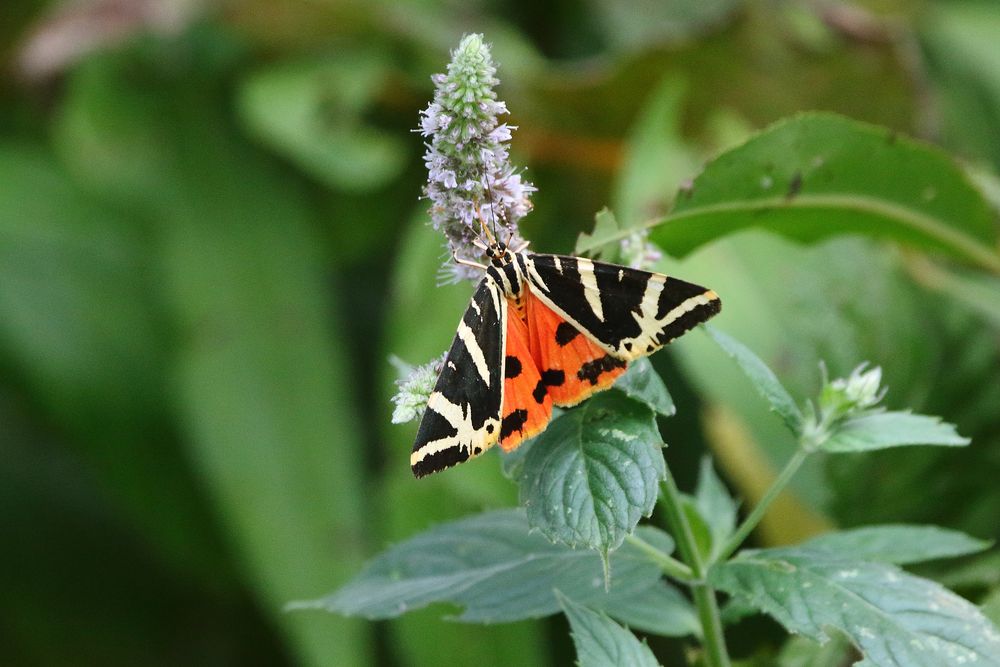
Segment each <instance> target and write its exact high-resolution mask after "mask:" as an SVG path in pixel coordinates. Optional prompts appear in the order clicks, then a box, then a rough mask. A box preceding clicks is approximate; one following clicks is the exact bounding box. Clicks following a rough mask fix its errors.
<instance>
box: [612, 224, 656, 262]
mask: <svg viewBox="0 0 1000 667" xmlns="http://www.w3.org/2000/svg"><path fill="white" fill-rule="evenodd" d="M648 239H649V232H648V231H647V230H645V229H637V230H635V231H633V232H632V233H631V234H629V235H628V236H626V237H625V238H623V239H622V240H621V242H620V244H619V248H620V250H619V252H620V256H621V260H622V263H623V264H627V265H628V266H631V267H632V268H633V269H645V270H647V271H648V270H649V269H650V267H652V266H653V265H654V264H656V263H657V262H659V261H660V260H661V259H663V253H662V252H660V249H659V248H657V247H656V246H655V245H653V243H651V242H650V241H649V240H648Z"/></svg>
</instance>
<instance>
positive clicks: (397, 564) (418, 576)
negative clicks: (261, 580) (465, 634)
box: [291, 510, 670, 623]
mask: <svg viewBox="0 0 1000 667" xmlns="http://www.w3.org/2000/svg"><path fill="white" fill-rule="evenodd" d="M643 538H644V539H646V540H648V541H650V540H651V541H653V542H654V543H656V544H657V546H658V548H663V547H666V548H669V546H670V545H669V544H664V543H663V540H662V539H661V537H660V535H658V534H657V533H656V532H654V531H646V530H643ZM611 567H612V582H611V584H612V585H611V590H610V592H605V590H604V575H603V572H602V567H601V562H600V559H599V558H598V557H597V555H596V554H594V553H593V552H590V551H585V550H582V549H576V550H574V549H570V548H568V547H566V546H563V545H558V544H553V543H551V542H549V541H548V540H546V539H545V538H544V537H543V536H541V535H539V534H538V533H537V532H532V531H531V530H530V528H529V526H528V522H527V519H526V518H525V515H524V512H523V511H522V510H500V511H494V512H487V513H484V514H480V515H477V516H470V517H468V518H465V519H461V520H459V521H453V522H450V523H445V524H441V525H438V526H435V527H434V528H432V529H431V530H429V531H427V532H425V533H423V534H421V535H418V536H416V537H412V538H410V539H409V540H407V541H405V542H402V543H400V544H397V545H396V546H394V547H392V548H390V549H388V550H387V551H385V552H384V553H382V554H381V555H379V556H376V557H375V558H374V559H372V560H371V561H369V563H368V566H367V567H366V568H365V570H364V571H363V572H362V573H361V574H359V575H358V576H356V577H355V578H354V579H353V580H352V581H350V582H349V583H348V584H347V585H346V586H344V587H342V588H340V589H339V590H337V591H335V592H334V593H332V594H331V595H329V596H327V597H325V598H322V599H320V600H315V601H307V602H297V603H294V604H293V605H291V608H293V609H324V610H326V611H331V612H335V613H338V614H345V615H348V616H364V617H366V618H370V619H384V618H393V617H396V616H399V615H401V614H404V613H406V612H408V611H412V610H414V609H420V608H422V607H426V606H427V605H429V604H432V603H437V602H448V603H451V604H454V605H458V606H459V607H462V608H463V610H462V613H461V614H459V615H458V616H457V620H460V621H466V622H470V623H503V622H509V621H517V620H521V619H526V618H539V617H542V616H548V615H550V614H554V613H556V612H557V611H558V610H559V604H558V603H557V601H556V599H555V596H554V594H553V590H554V589H556V588H558V589H559V590H563V591H567V592H570V593H572V594H573V597H574V598H575V599H576V600H578V601H579V602H581V603H583V604H587V605H589V606H592V607H594V608H598V609H607V610H608V611H609V612H610V613H614V609H621V608H623V607H627V606H629V605H630V600H631V599H632V597H633V596H636V597H637V599H638V600H640V601H642V600H645V599H646V596H647V595H648V589H649V588H650V587H652V586H654V585H655V584H656V582H657V581H659V580H660V572H659V569H658V568H657V567H656V566H655V565H654V564H652V563H650V562H649V560H648V559H647V558H646V557H645V556H644V555H642V554H641V553H639V552H637V551H635V550H634V549H632V548H631V547H629V546H628V545H626V546H625V547H623V548H622V549H620V550H619V551H617V552H616V553H614V554H613V555H612V557H611Z"/></svg>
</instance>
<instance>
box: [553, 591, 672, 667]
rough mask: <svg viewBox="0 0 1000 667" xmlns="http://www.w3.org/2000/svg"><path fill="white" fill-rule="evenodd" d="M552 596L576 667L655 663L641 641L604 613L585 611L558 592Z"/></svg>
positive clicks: (648, 665) (644, 666) (646, 666)
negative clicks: (564, 620) (563, 616)
mask: <svg viewBox="0 0 1000 667" xmlns="http://www.w3.org/2000/svg"><path fill="white" fill-rule="evenodd" d="M556 597H558V599H559V604H560V606H561V607H562V610H563V613H565V614H566V618H567V619H569V625H570V628H571V630H572V634H573V644H574V645H575V646H576V657H577V664H578V665H579V666H580V667H620V665H634V666H635V667H655V666H656V665H658V664H659V663H657V662H656V657H655V656H654V655H653V652H652V651H650V650H649V647H648V646H647V645H646V644H645V643H644V642H640V641H639V640H638V638H636V636H635V635H633V634H632V633H631V632H629V631H628V630H626V629H625V628H623V627H622V626H620V625H618V624H617V623H615V622H614V621H612V620H611V619H610V618H608V617H607V616H606V615H605V614H602V613H600V612H596V611H593V610H592V609H588V608H587V607H585V606H583V605H582V604H579V603H577V602H574V601H573V600H571V599H569V598H567V597H566V596H565V595H563V594H562V593H561V592H559V591H557V593H556Z"/></svg>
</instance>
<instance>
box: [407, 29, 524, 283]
mask: <svg viewBox="0 0 1000 667" xmlns="http://www.w3.org/2000/svg"><path fill="white" fill-rule="evenodd" d="M431 80H432V81H433V82H434V87H435V91H434V100H433V101H432V102H431V103H430V104H429V105H428V106H427V108H426V109H424V110H423V111H421V112H420V115H421V121H420V128H419V130H418V131H419V132H420V133H421V134H422V135H423V136H424V137H427V138H428V139H429V141H428V142H426V144H425V145H426V146H427V152H426V153H424V164H425V165H426V166H427V185H425V186H424V195H425V196H426V197H427V198H428V199H429V200H430V202H431V207H430V214H431V224H432V225H433V226H434V229H437V230H439V231H441V232H443V233H444V235H445V238H446V239H447V240H448V248H449V252H448V255H449V258H448V260H447V261H446V262H445V265H444V266H443V267H442V271H443V274H444V276H443V281H444V282H458V281H459V280H463V279H470V280H472V279H478V278H479V277H480V275H479V271H477V270H476V269H475V268H472V267H467V266H463V265H459V264H456V263H455V262H453V261H452V259H451V256H452V255H457V256H458V257H461V258H463V259H476V258H478V257H480V256H481V255H482V251H481V250H480V249H479V248H477V247H476V246H475V245H473V241H475V240H476V238H477V237H478V236H479V225H480V215H482V217H483V219H484V222H485V223H487V224H492V223H494V221H495V222H496V223H497V224H502V225H503V226H504V227H505V228H506V230H507V233H506V234H503V233H501V235H500V236H501V238H500V239H499V240H502V241H505V242H507V243H508V244H510V245H520V244H521V243H522V239H521V236H520V234H519V232H518V229H517V223H518V221H519V220H520V219H521V218H523V217H524V216H525V215H527V213H528V212H529V211H530V210H531V199H530V197H531V193H532V192H534V191H535V187H534V186H533V185H532V184H531V183H529V182H527V181H525V180H523V179H522V178H521V174H520V173H518V172H517V170H515V169H514V167H513V166H511V164H510V155H509V152H508V143H509V142H510V140H511V132H512V131H513V130H514V129H516V128H515V127H514V126H511V125H508V124H507V123H500V121H499V120H498V117H499V116H500V115H503V114H506V113H507V105H506V104H504V102H502V101H500V100H497V94H496V91H495V90H494V88H495V87H496V86H497V85H498V84H499V83H500V80H499V79H497V77H496V67H495V66H494V65H493V58H492V56H491V55H490V48H489V45H487V44H486V43H485V42H484V41H483V36H482V35H479V34H472V35H466V36H465V37H463V38H462V41H461V42H460V43H459V45H458V48H456V49H455V50H454V51H452V53H451V62H450V63H449V64H448V71H447V73H446V74H435V75H433V76H432V77H431ZM507 237H509V239H508V238H507Z"/></svg>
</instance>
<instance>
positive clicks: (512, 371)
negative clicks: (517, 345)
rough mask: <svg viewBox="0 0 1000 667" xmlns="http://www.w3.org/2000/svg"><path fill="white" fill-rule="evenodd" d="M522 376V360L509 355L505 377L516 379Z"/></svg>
mask: <svg viewBox="0 0 1000 667" xmlns="http://www.w3.org/2000/svg"><path fill="white" fill-rule="evenodd" d="M520 374H521V360H520V359H518V358H517V357H512V356H510V355H509V354H508V355H507V365H506V368H505V369H504V377H505V378H507V379H512V378H516V377H517V376H518V375H520Z"/></svg>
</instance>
